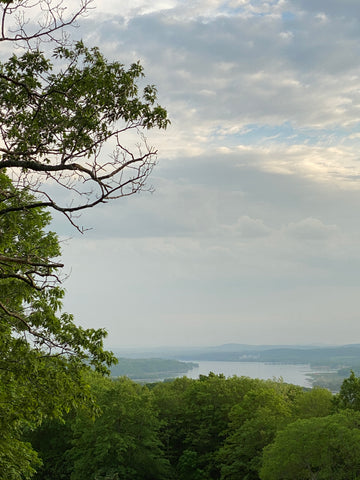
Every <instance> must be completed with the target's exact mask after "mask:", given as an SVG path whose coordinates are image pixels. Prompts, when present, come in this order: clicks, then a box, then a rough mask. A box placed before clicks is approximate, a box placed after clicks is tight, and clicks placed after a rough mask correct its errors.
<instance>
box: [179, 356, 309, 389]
mask: <svg viewBox="0 0 360 480" xmlns="http://www.w3.org/2000/svg"><path fill="white" fill-rule="evenodd" d="M190 361H191V362H194V363H198V364H199V366H198V367H197V368H193V369H192V370H189V371H188V372H187V373H186V374H185V376H186V377H188V378H194V379H197V378H198V377H199V375H209V372H213V373H215V374H219V373H223V374H224V375H225V377H232V376H233V375H237V376H238V377H242V376H244V377H250V378H260V379H262V380H267V379H271V380H272V379H274V378H276V379H278V378H280V377H281V378H282V379H283V380H284V382H286V383H292V384H294V385H301V386H302V387H311V382H310V381H309V378H308V377H307V374H308V373H313V372H315V370H312V368H311V367H310V365H287V364H280V363H261V362H216V361H214V362H203V361H198V360H190ZM177 376H178V377H183V376H184V374H179V375H177Z"/></svg>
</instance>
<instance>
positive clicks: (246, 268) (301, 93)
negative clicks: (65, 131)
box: [54, 0, 360, 347]
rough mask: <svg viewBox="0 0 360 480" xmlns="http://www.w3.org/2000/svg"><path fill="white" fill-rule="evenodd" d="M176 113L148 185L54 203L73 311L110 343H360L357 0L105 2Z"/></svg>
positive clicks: (114, 49)
mask: <svg viewBox="0 0 360 480" xmlns="http://www.w3.org/2000/svg"><path fill="white" fill-rule="evenodd" d="M94 6H96V9H94V10H92V11H91V12H90V13H89V15H88V16H87V17H86V18H83V19H81V20H80V22H79V23H80V28H79V29H78V30H77V31H76V32H75V35H77V36H81V37H82V38H83V39H84V40H85V42H86V43H87V44H88V45H90V46H91V45H97V46H99V47H100V49H101V50H102V51H103V52H104V54H105V55H106V56H107V57H108V58H109V59H110V60H118V61H121V62H122V63H124V64H125V65H130V64H131V63H132V62H134V61H138V60H139V61H140V62H141V64H142V65H143V66H144V69H145V75H146V81H147V82H148V83H150V84H155V85H156V86H157V88H158V97H159V102H160V103H161V105H162V106H164V107H166V108H167V111H168V114H169V117H170V119H171V126H170V127H169V128H168V129H167V130H166V131H165V132H164V131H161V132H158V131H149V132H147V137H148V141H149V143H150V144H151V145H154V146H155V147H156V148H157V149H158V164H157V166H156V168H155V169H154V171H153V173H152V175H151V179H150V183H151V185H153V186H154V188H155V191H154V193H152V194H150V193H146V192H144V193H142V194H141V195H137V196H133V197H129V198H126V199H125V198H123V199H119V200H117V201H114V202H112V203H109V204H106V205H103V206H100V207H97V208H94V209H92V210H90V211H87V212H85V213H83V215H82V217H81V219H80V220H81V224H82V225H84V226H85V227H87V228H89V229H90V230H89V231H87V232H86V233H85V234H84V235H80V234H78V233H77V232H76V231H75V230H74V229H73V228H72V227H71V225H70V224H68V223H66V222H65V220H64V219H62V218H59V217H55V218H54V225H55V228H56V230H57V231H58V233H59V234H60V236H61V238H62V240H63V242H62V250H63V260H64V262H65V265H66V268H65V270H66V272H67V273H68V278H67V279H66V281H65V282H64V287H65V289H66V291H67V294H66V297H65V300H64V308H65V310H66V311H69V312H71V313H73V314H74V315H75V319H76V322H77V323H79V324H81V325H83V326H84V327H92V328H100V327H102V328H106V329H107V330H108V333H109V336H108V338H107V340H106V345H107V346H109V347H117V346H141V347H145V346H146V347H153V346H162V345H169V346H185V345H187V346H190V345H195V346H196V345H219V344H223V343H234V342H235V343H248V344H319V343H326V344H343V343H360V310H359V287H360V210H359V206H360V161H359V160H360V158H359V155H360V154H359V152H360V149H359V147H360V81H359V79H360V28H359V21H360V10H359V5H358V0H342V1H341V2H340V1H338V0H315V1H314V0H296V1H295V0H294V1H291V0H268V1H262V0H227V1H222V0H151V1H145V0H131V1H130V0H129V1H125V0H101V1H100V0H96V1H95V2H94Z"/></svg>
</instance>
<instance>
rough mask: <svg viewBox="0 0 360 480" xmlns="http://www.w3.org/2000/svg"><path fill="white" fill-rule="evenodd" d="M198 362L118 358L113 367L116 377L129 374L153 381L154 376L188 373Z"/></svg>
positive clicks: (161, 376) (135, 378)
mask: <svg viewBox="0 0 360 480" xmlns="http://www.w3.org/2000/svg"><path fill="white" fill-rule="evenodd" d="M196 366H197V364H196V363H192V362H181V361H179V360H170V359H165V358H123V357H121V358H117V363H116V365H112V367H111V375H112V376H114V377H121V376H127V377H129V378H131V379H133V380H146V379H148V380H149V381H151V380H152V379H153V378H155V379H156V378H169V377H172V376H174V375H178V374H179V373H186V372H188V371H189V370H191V369H192V368H194V367H196Z"/></svg>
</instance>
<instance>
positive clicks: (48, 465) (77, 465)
mask: <svg viewBox="0 0 360 480" xmlns="http://www.w3.org/2000/svg"><path fill="white" fill-rule="evenodd" d="M88 380H89V383H90V385H91V389H92V392H93V393H94V395H95V396H96V398H97V401H98V404H99V406H100V409H101V412H100V413H99V414H98V415H97V416H96V417H95V418H92V417H91V416H90V415H89V414H88V413H87V412H85V411H83V410H81V411H76V410H73V411H72V412H70V413H69V415H68V417H67V419H66V421H65V423H62V424H61V423H59V422H57V421H47V422H44V423H43V424H42V425H41V426H40V427H39V428H38V429H37V430H36V431H35V432H32V433H29V434H28V436H27V440H29V441H30V442H31V443H32V445H33V447H34V449H35V450H36V451H38V452H39V457H40V459H41V460H42V462H43V465H42V467H40V468H39V470H38V473H37V474H36V475H35V476H34V479H37V480H45V479H46V480H48V479H52V480H60V479H64V478H66V479H70V480H80V479H81V480H82V479H84V478H93V479H103V480H105V479H107V480H115V479H127V480H132V479H134V480H142V479H145V480H146V479H148V480H156V479H159V480H165V479H166V480H194V479H196V480H212V479H214V480H215V479H220V480H239V479H246V480H282V479H283V480H285V479H289V480H290V479H291V480H308V479H319V480H320V479H324V480H325V479H326V480H329V479H335V480H349V479H350V478H351V479H359V478H360V454H359V451H360V448H359V447H360V412H359V409H358V403H360V400H359V398H360V393H359V387H358V384H359V379H358V378H357V377H356V376H355V375H354V374H353V373H352V374H351V375H350V377H349V378H348V379H346V381H345V382H344V384H343V386H342V389H341V391H340V393H339V394H337V395H332V394H331V393H330V392H329V391H328V390H326V389H321V388H314V389H311V390H304V389H302V388H300V387H298V386H295V385H290V384H285V383H283V382H281V381H270V380H266V381H265V380H258V379H251V378H248V377H232V378H225V377H224V376H222V375H214V374H211V373H210V374H209V375H208V376H200V378H199V379H198V380H192V379H189V378H186V377H183V378H178V379H175V380H173V381H169V382H163V383H156V384H149V385H147V386H141V385H139V384H136V383H134V382H133V381H131V380H130V379H128V378H126V377H122V378H119V379H116V380H111V379H106V378H105V379H104V378H101V377H99V376H97V375H95V374H92V375H91V376H90V377H89V378H88Z"/></svg>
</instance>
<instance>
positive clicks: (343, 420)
mask: <svg viewBox="0 0 360 480" xmlns="http://www.w3.org/2000/svg"><path fill="white" fill-rule="evenodd" d="M359 427H360V416H359V414H357V413H354V412H342V413H339V414H335V415H330V416H328V417H318V418H312V419H305V420H297V421H296V422H294V423H292V424H290V425H288V426H287V427H286V428H285V429H284V430H283V431H280V432H279V433H278V435H277V437H276V439H275V441H274V443H273V444H271V445H269V446H268V447H266V448H265V450H264V455H263V466H262V469H261V472H260V478H261V480H295V479H296V480H329V479H333V480H349V479H352V478H354V479H356V478H359V477H360V453H359V445H360V429H359Z"/></svg>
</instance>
